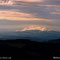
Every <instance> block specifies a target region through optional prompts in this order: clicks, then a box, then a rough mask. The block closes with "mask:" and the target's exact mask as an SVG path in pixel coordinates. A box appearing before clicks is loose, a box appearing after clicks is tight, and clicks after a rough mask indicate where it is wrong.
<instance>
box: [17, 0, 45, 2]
mask: <svg viewBox="0 0 60 60" xmlns="http://www.w3.org/2000/svg"><path fill="white" fill-rule="evenodd" d="M16 1H24V2H42V1H45V0H16Z"/></svg>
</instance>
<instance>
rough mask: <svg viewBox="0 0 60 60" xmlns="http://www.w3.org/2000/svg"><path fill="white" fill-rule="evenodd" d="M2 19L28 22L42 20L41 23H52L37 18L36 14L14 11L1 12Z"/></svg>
mask: <svg viewBox="0 0 60 60" xmlns="http://www.w3.org/2000/svg"><path fill="white" fill-rule="evenodd" d="M0 19H6V20H16V21H22V20H23V21H27V20H40V21H46V22H49V21H52V20H51V19H44V18H36V16H35V15H34V14H29V13H22V12H14V11H0Z"/></svg>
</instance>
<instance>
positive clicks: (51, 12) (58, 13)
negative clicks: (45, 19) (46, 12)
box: [51, 12, 60, 15]
mask: <svg viewBox="0 0 60 60" xmlns="http://www.w3.org/2000/svg"><path fill="white" fill-rule="evenodd" d="M51 14H59V15H60V12H51Z"/></svg>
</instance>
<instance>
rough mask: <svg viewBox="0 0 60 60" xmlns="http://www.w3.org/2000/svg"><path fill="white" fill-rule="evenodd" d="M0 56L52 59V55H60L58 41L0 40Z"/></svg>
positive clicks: (12, 59) (39, 59) (32, 59)
mask: <svg viewBox="0 0 60 60" xmlns="http://www.w3.org/2000/svg"><path fill="white" fill-rule="evenodd" d="M55 41H57V40H55ZM59 41H60V40H59ZM0 57H11V59H10V60H52V59H53V57H60V43H56V42H52V41H51V42H48V43H46V42H45V43H42V42H35V41H31V40H27V39H19V40H0Z"/></svg>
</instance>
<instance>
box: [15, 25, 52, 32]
mask: <svg viewBox="0 0 60 60" xmlns="http://www.w3.org/2000/svg"><path fill="white" fill-rule="evenodd" d="M31 30H39V31H50V30H52V29H50V30H48V29H47V28H46V27H45V26H39V25H30V26H27V27H25V28H23V29H22V30H21V29H20V30H16V31H31Z"/></svg>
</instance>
